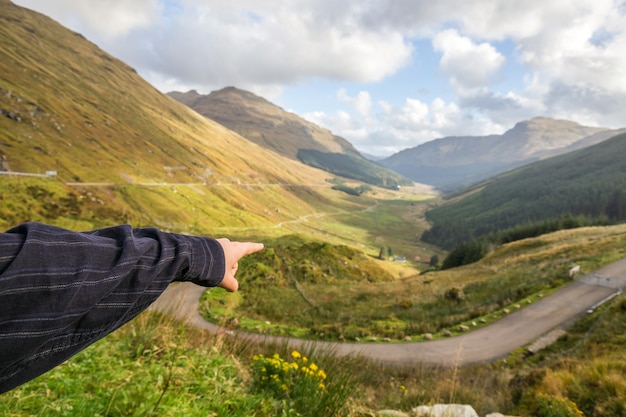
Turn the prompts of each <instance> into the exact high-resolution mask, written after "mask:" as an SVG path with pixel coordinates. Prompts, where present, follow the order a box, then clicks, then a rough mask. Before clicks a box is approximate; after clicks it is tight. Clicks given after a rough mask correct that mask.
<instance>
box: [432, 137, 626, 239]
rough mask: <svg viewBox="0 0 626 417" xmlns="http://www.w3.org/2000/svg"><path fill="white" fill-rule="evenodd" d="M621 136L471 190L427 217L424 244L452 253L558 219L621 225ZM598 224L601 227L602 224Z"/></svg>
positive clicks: (624, 165)
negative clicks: (487, 237)
mask: <svg viewBox="0 0 626 417" xmlns="http://www.w3.org/2000/svg"><path fill="white" fill-rule="evenodd" d="M624 155H626V133H621V134H618V135H616V136H614V137H612V138H610V139H607V140H605V141H603V142H601V143H599V144H596V145H593V146H590V147H587V148H584V149H580V150H577V151H573V152H570V153H567V154H564V155H559V156H555V157H552V158H548V159H545V160H543V161H537V162H534V163H532V164H529V165H526V166H523V167H521V168H518V169H516V170H513V171H510V172H506V173H504V174H501V175H499V176H497V177H495V178H492V179H489V180H487V181H485V182H483V183H479V184H476V185H475V186H473V187H470V188H468V189H466V190H463V193H459V194H458V195H454V196H450V199H449V200H448V201H447V202H446V203H444V204H443V205H441V206H440V207H437V208H435V209H433V210H431V211H429V212H427V218H428V219H429V220H430V221H431V222H432V224H433V226H432V228H431V229H430V230H428V231H427V232H426V233H424V236H423V237H422V239H423V240H425V241H427V242H430V243H434V244H437V245H440V246H442V247H446V248H452V247H454V246H455V245H457V244H459V243H462V242H467V241H470V240H472V239H475V238H478V237H481V236H484V235H486V234H489V233H493V232H498V231H501V230H506V229H510V228H513V227H520V226H529V225H531V224H532V223H535V224H540V223H545V222H546V221H553V220H554V219H557V218H563V217H562V216H573V217H576V216H584V217H586V218H587V219H589V220H593V219H596V220H598V219H599V220H602V219H604V220H606V221H607V222H623V221H626V159H624ZM604 220H603V221H604Z"/></svg>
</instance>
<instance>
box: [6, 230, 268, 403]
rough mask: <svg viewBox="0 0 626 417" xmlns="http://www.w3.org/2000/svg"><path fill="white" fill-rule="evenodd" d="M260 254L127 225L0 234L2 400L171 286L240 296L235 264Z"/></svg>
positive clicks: (223, 242) (227, 243) (236, 244)
mask: <svg viewBox="0 0 626 417" xmlns="http://www.w3.org/2000/svg"><path fill="white" fill-rule="evenodd" d="M260 247H262V245H261V246H260ZM255 249H256V250H259V249H260V248H259V246H257V244H247V243H239V242H230V241H227V240H221V241H219V240H215V239H210V238H203V237H195V236H185V235H179V234H173V233H164V232H161V231H158V230H156V229H152V228H145V229H133V228H131V227H130V226H128V225H124V226H116V227H111V228H107V229H100V230H96V231H92V232H86V233H76V232H71V231H67V230H64V229H59V228H55V227H51V226H47V225H42V224H38V223H26V224H24V225H21V226H18V227H17V228H14V229H12V230H10V231H8V232H6V233H2V234H0V393H2V392H5V391H7V390H9V389H12V388H13V387H15V386H17V385H19V384H21V383H23V382H25V381H27V380H29V379H32V378H34V377H36V376H37V375H40V374H41V373H43V372H46V371H47V370H49V369H51V368H52V367H54V366H56V365H58V364H59V363H61V362H63V361H64V360H66V359H67V358H69V357H70V356H72V355H73V354H75V353H77V352H78V351H80V350H82V349H84V348H85V347H86V346H88V345H90V344H91V343H93V342H95V341H96V340H98V339H100V338H102V337H104V336H105V335H107V334H108V333H110V332H112V331H113V330H115V329H117V328H118V327H120V326H121V325H123V324H124V323H126V322H128V321H129V320H131V319H132V318H134V317H135V316H136V315H137V314H139V313H140V312H141V311H143V310H145V309H146V308H147V307H148V306H149V305H150V304H151V303H152V302H153V301H155V300H156V299H157V298H158V296H159V295H160V294H161V293H162V292H163V291H164V290H165V288H167V286H168V285H169V284H170V283H171V282H172V281H192V282H194V283H196V284H199V285H203V286H209V287H210V286H218V285H219V286H224V287H225V288H226V289H227V290H230V291H233V290H236V289H237V281H236V279H235V278H234V272H235V271H236V264H237V261H238V260H239V259H240V258H241V257H242V256H244V255H245V254H247V253H251V251H254V250H255Z"/></svg>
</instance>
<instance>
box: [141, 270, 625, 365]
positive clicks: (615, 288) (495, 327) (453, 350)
mask: <svg viewBox="0 0 626 417" xmlns="http://www.w3.org/2000/svg"><path fill="white" fill-rule="evenodd" d="M624 289H626V259H622V260H620V261H617V262H614V263H612V264H609V265H607V266H604V267H602V268H600V269H598V270H596V271H594V272H592V273H589V274H587V275H584V276H583V277H581V278H580V279H577V280H576V281H574V282H572V283H571V284H569V285H567V286H565V287H563V288H561V289H559V290H558V291H556V292H554V293H552V294H551V295H549V296H547V297H545V298H543V299H541V300H540V301H538V302H535V303H533V304H531V305H529V306H526V307H524V308H522V309H520V310H517V311H515V312H513V313H511V314H509V315H507V316H506V317H504V318H502V319H500V320H498V321H497V322H495V323H493V324H490V325H488V326H485V327H482V328H479V329H477V330H475V331H471V332H468V333H465V334H462V335H460V336H456V337H450V338H447V339H440V340H434V341H428V342H406V343H347V342H320V341H308V340H302V339H295V338H287V337H276V336H266V335H261V334H252V333H244V332H235V333H232V332H228V331H226V330H225V329H223V328H220V327H218V326H216V325H214V324H211V323H209V322H208V321H206V320H205V319H204V318H203V317H202V316H201V315H200V313H199V311H198V307H199V300H200V296H201V295H202V292H203V291H204V288H202V287H199V286H197V285H195V284H191V283H180V284H173V285H170V287H169V288H168V289H167V290H166V291H165V292H164V293H163V294H162V295H161V297H159V299H158V300H157V301H156V302H155V303H154V304H153V305H152V306H151V309H155V310H157V311H160V312H163V313H166V314H168V315H172V316H174V317H175V318H177V319H180V320H183V321H185V322H186V323H187V324H188V325H190V326H193V327H197V328H199V329H205V330H208V331H211V332H218V333H219V332H221V333H225V334H227V335H232V337H237V338H243V339H247V340H252V341H255V342H260V343H263V342H266V343H277V344H285V345H288V346H291V347H292V348H298V349H307V348H309V347H311V346H312V345H314V346H315V348H316V349H322V350H329V351H332V352H334V353H336V354H338V355H360V356H363V357H367V358H369V359H372V360H375V361H377V362H380V363H383V364H387V365H398V366H406V365H417V364H431V365H438V366H444V367H450V366H461V365H468V364H476V363H485V362H492V361H494V360H496V359H500V358H503V357H505V356H507V355H508V354H509V353H510V352H511V351H513V350H515V349H517V348H519V347H522V346H527V345H529V344H530V343H532V342H534V341H536V340H538V339H539V338H540V337H542V336H543V335H546V334H548V333H549V332H551V331H553V330H555V329H559V328H560V329H565V328H567V327H568V326H569V325H571V324H572V323H574V322H575V321H576V320H577V319H579V318H580V317H581V316H582V315H584V314H588V312H589V311H590V310H592V309H594V308H596V307H597V306H598V305H600V304H601V303H602V302H604V301H606V300H607V299H609V298H610V297H611V296H613V295H615V294H616V293H617V292H619V291H622V290H624Z"/></svg>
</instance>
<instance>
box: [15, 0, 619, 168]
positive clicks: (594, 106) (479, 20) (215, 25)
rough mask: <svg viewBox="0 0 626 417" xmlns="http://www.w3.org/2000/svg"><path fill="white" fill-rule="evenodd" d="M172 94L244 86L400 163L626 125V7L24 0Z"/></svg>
mask: <svg viewBox="0 0 626 417" xmlns="http://www.w3.org/2000/svg"><path fill="white" fill-rule="evenodd" d="M13 2H14V3H15V4H18V5H21V6H24V7H27V8H30V9H33V10H36V11H38V12H40V13H43V14H46V15H48V16H50V17H51V18H53V19H55V20H57V21H58V22H60V23H61V24H63V25H64V26H66V27H68V28H70V29H72V30H74V31H76V32H79V33H81V34H82V35H83V36H85V37H86V38H87V39H89V40H90V41H92V42H94V43H95V44H97V45H98V46H99V47H100V48H102V49H103V50H105V51H106V52H108V53H110V54H111V55H113V56H115V57H117V58H119V59H121V60H123V61H124V62H126V63H128V64H129V65H130V66H132V67H133V68H135V69H136V70H137V72H138V73H139V74H140V75H141V76H142V77H143V78H144V79H146V80H147V81H148V82H150V83H151V84H152V85H154V86H155V87H156V88H157V89H159V90H160V91H162V92H164V93H166V92H169V91H183V92H185V91H189V90H192V89H194V90H196V91H198V92H199V93H201V94H208V93H210V92H211V91H214V90H218V89H221V88H223V87H226V86H235V87H238V88H241V89H244V90H248V91H251V92H254V93H255V94H258V95H260V96H262V97H264V98H266V99H268V100H269V101H271V102H273V103H275V104H277V105H279V106H280V107H282V108H283V109H285V110H288V111H291V112H293V113H296V114H297V115H299V116H301V117H304V118H306V119H307V120H310V121H312V122H314V123H316V124H318V125H320V126H322V127H325V128H328V129H330V130H331V131H332V132H333V133H334V134H336V135H339V136H342V137H344V138H345V139H347V140H348V141H350V142H351V143H352V144H353V145H354V146H355V147H356V148H357V149H358V150H359V151H361V152H363V153H366V154H369V155H376V156H388V155H391V154H393V153H396V152H399V151H401V150H403V149H407V148H413V147H415V146H418V145H419V144H422V143H424V142H428V141H431V140H434V139H437V138H441V137H446V136H482V135H488V134H499V133H503V132H504V131H506V130H508V129H511V128H512V127H513V126H514V125H515V124H516V123H517V122H519V121H523V120H528V119H531V118H533V117H537V116H544V117H553V118H557V119H567V120H573V121H575V122H578V123H580V124H583V125H587V126H601V127H607V128H621V127H626V111H624V109H626V0H570V1H563V0H524V1H512V0H474V1H470V0H437V1H432V0H341V1H338V0H262V1H259V0H90V1H85V0H13Z"/></svg>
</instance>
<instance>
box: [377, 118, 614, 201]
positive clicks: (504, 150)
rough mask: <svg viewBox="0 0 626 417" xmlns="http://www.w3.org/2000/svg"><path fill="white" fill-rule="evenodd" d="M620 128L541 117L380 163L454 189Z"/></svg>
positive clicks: (451, 139) (585, 143)
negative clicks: (501, 130) (492, 133)
mask: <svg viewBox="0 0 626 417" xmlns="http://www.w3.org/2000/svg"><path fill="white" fill-rule="evenodd" d="M620 132H621V131H613V130H610V129H606V128H598V127H588V126H582V125H580V124H578V123H575V122H572V121H568V120H555V119H550V118H546V117H537V118H534V119H531V120H527V121H523V122H520V123H517V124H516V125H515V126H514V127H513V128H512V129H510V130H508V131H506V132H505V133H503V134H502V135H489V136H461V137H446V138H441V139H436V140H433V141H431V142H427V143H424V144H422V145H419V146H417V147H414V148H411V149H406V150H404V151H401V152H398V153H396V154H394V155H392V156H390V157H388V158H386V159H384V160H382V161H380V162H379V163H380V164H381V165H383V166H386V167H388V168H391V169H393V170H395V171H397V172H399V173H400V174H402V175H405V176H407V177H408V178H411V179H413V180H415V181H417V182H421V183H425V184H430V185H434V186H436V187H438V188H440V189H442V190H444V191H450V190H453V189H457V188H460V187H462V186H467V185H470V184H473V183H476V182H479V181H481V180H484V179H487V178H489V177H492V176H494V175H497V174H499V173H501V172H505V171H508V170H510V169H513V168H516V167H519V166H522V165H525V164H528V163H530V162H533V161H537V160H541V159H545V158H547V157H551V156H555V155H559V154H562V153H565V152H568V151H571V150H574V149H577V148H580V147H583V146H589V145H592V144H594V143H598V142H600V141H602V140H605V139H608V138H609V137H611V136H614V135H616V134H618V133H620Z"/></svg>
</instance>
